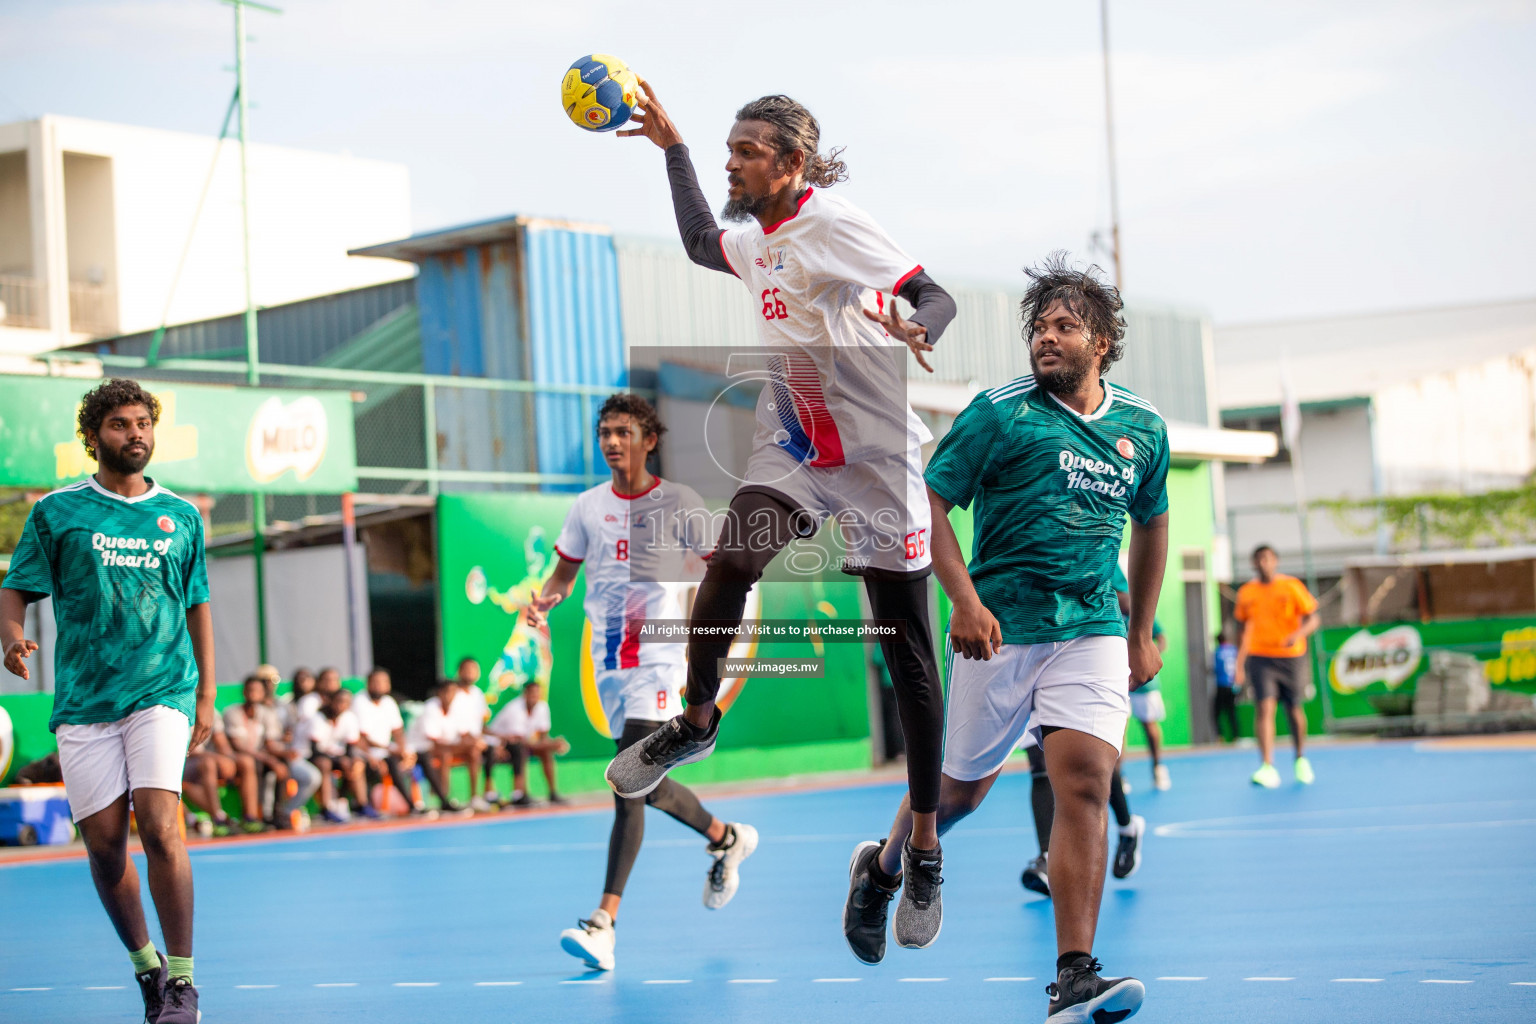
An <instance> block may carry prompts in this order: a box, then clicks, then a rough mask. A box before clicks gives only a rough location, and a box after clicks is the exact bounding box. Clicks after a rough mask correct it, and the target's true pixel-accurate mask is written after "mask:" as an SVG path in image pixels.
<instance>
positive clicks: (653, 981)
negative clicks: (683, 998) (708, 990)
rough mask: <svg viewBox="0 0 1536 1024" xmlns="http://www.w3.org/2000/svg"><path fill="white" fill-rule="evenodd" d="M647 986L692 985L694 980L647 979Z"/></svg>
mask: <svg viewBox="0 0 1536 1024" xmlns="http://www.w3.org/2000/svg"><path fill="white" fill-rule="evenodd" d="M645 983H646V984H647V985H691V984H693V979H692V978H647V979H646V981H645Z"/></svg>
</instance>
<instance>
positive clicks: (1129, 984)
mask: <svg viewBox="0 0 1536 1024" xmlns="http://www.w3.org/2000/svg"><path fill="white" fill-rule="evenodd" d="M1103 969H1104V965H1103V964H1101V963H1099V962H1098V961H1097V960H1095V959H1094V958H1092V957H1078V958H1077V960H1075V961H1074V962H1073V963H1071V964H1069V965H1068V966H1066V967H1063V968H1062V969H1061V970H1060V971H1059V972H1058V973H1057V975H1056V981H1055V983H1054V984H1050V985H1047V986H1045V994H1046V995H1048V996H1050V997H1051V1005H1050V1011H1049V1012H1050V1016H1049V1017H1046V1018H1045V1024H1115V1022H1116V1021H1122V1020H1125V1019H1126V1018H1127V1017H1130V1016H1132V1015H1133V1014H1135V1013H1136V1011H1137V1010H1139V1009H1141V1001H1142V999H1144V998H1146V994H1147V988H1146V986H1145V985H1143V984H1142V983H1141V982H1139V981H1137V980H1136V979H1135V978H1101V977H1099V972H1100V971H1102V970H1103Z"/></svg>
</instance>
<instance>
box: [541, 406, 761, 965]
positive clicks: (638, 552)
mask: <svg viewBox="0 0 1536 1024" xmlns="http://www.w3.org/2000/svg"><path fill="white" fill-rule="evenodd" d="M665 431H666V427H664V426H662V424H661V420H660V419H659V418H658V417H657V415H656V410H655V409H653V408H652V407H651V404H650V403H649V402H647V401H646V400H645V399H644V398H641V397H640V396H638V395H630V394H617V395H613V396H611V397H610V398H609V399H608V400H607V401H606V402H604V403H603V407H602V408H601V409H600V410H599V411H598V416H597V437H598V443H599V445H600V446H601V447H602V451H603V458H604V459H605V460H606V461H607V463H608V468H609V469H610V470H611V471H612V473H613V479H612V481H610V482H609V483H606V484H602V485H600V486H598V487H594V488H592V489H591V490H589V491H584V492H583V493H582V494H581V496H580V497H578V498H577V499H576V503H575V504H574V505H573V506H571V510H570V512H569V513H567V514H566V517H565V526H564V527H563V528H562V529H561V530H560V539H559V540H557V541H556V542H555V551H556V553H557V554H559V556H560V562H559V564H558V565H557V566H556V567H555V571H554V572H553V573H552V574H551V575H550V577H549V579H548V580H546V581H545V582H544V586H543V589H542V590H541V591H540V592H539V593H537V594H535V595H534V596H533V599H532V601H530V602H529V605H528V619H529V625H531V626H535V627H537V626H542V625H543V624H544V622H545V615H546V613H548V611H549V610H550V609H551V608H553V607H554V606H555V605H557V604H559V603H560V602H561V601H563V600H564V599H565V598H566V597H568V596H570V593H571V588H572V586H573V585H574V584H575V582H576V574H577V573H579V572H580V571H581V570H582V567H583V566H585V567H586V570H587V592H586V600H585V602H584V607H585V609H586V613H587V620H588V621H589V622H591V623H592V661H593V663H594V664H595V666H596V668H597V692H598V697H599V698H600V699H601V701H602V704H603V713H604V714H605V715H606V716H607V718H608V728H609V732H610V734H611V735H612V736H613V738H614V740H615V741H617V743H618V748H619V750H620V751H623V750H625V749H627V748H629V747H631V746H633V745H635V744H637V743H639V742H640V741H642V740H644V739H645V738H646V737H648V736H650V735H651V734H652V733H654V732H656V730H658V729H660V728H661V727H662V725H663V723H665V722H668V721H670V720H672V719H673V718H675V717H676V716H678V715H680V714H681V713H682V710H683V700H682V696H683V694H682V691H683V680H684V673H685V665H684V653H685V652H684V645H683V644H682V643H652V642H645V643H642V642H641V638H640V635H641V634H640V631H641V627H642V626H643V625H644V624H645V623H646V622H648V621H655V620H657V619H674V620H677V619H681V618H682V617H683V608H682V605H681V603H680V601H679V596H680V591H681V590H682V586H681V584H680V583H678V582H673V581H678V580H682V579H684V578H686V577H687V575H688V567H687V565H686V564H685V563H686V562H687V561H688V559H689V556H690V555H691V556H692V557H694V558H699V559H708V558H709V556H710V551H711V549H712V548H713V546H714V537H713V533H712V531H711V530H710V528H709V514H708V512H707V511H706V510H705V508H704V503H703V502H702V501H701V500H700V499H699V496H698V495H697V494H696V493H694V491H693V489H692V488H689V487H685V486H683V485H682V484H676V483H672V482H670V481H663V480H661V479H660V478H659V477H655V476H653V475H651V473H650V472H649V471H648V470H647V469H646V466H645V462H646V457H647V456H648V455H650V453H652V452H653V451H655V450H656V446H657V445H658V444H659V443H660V441H661V435H662V434H663V433H664V432H665ZM694 578H697V572H696V571H695V572H694ZM613 803H614V817H613V832H612V833H611V834H610V836H609V838H608V875H607V878H606V879H605V880H604V882H603V896H602V899H601V900H600V901H599V902H598V909H597V910H596V911H595V912H594V913H593V914H592V916H591V917H590V918H585V919H582V920H581V921H580V922H579V924H578V926H577V927H575V928H567V929H566V930H565V931H564V932H562V933H561V934H560V944H561V945H562V946H563V947H564V948H565V951H566V952H568V953H570V954H571V955H572V956H576V957H580V958H581V959H582V960H583V961H585V962H586V964H587V966H588V967H590V968H594V969H596V970H604V971H611V970H613V966H614V957H613V951H614V938H615V935H614V921H615V919H616V918H617V916H618V912H619V901H620V899H622V898H623V895H624V883H625V882H626V881H627V880H628V879H629V872H630V869H631V868H633V867H634V865H635V858H636V857H637V856H638V855H639V853H640V843H641V841H642V840H643V839H644V837H645V807H646V805H647V804H649V805H651V806H652V807H655V808H657V809H658V810H661V811H665V812H666V813H667V814H670V815H671V816H672V817H674V818H676V819H677V820H678V821H680V822H682V823H683V824H684V825H687V826H688V827H689V828H691V829H693V830H694V831H695V832H698V833H699V834H700V835H702V836H704V837H705V838H706V839H708V840H709V845H708V846H707V847H705V849H706V851H707V852H708V853H709V855H710V857H711V858H712V860H711V862H710V866H709V872H708V873H707V875H706V876H705V879H704V905H705V906H706V907H708V908H710V909H711V910H718V909H720V908H721V907H723V906H725V905H726V904H727V903H729V902H730V901H731V897H732V896H734V895H736V888H737V886H738V885H739V884H740V874H739V872H738V868H739V867H740V865H741V862H742V861H744V860H746V859H747V858H748V857H749V856H751V855H752V851H753V850H755V849H756V848H757V830H756V829H755V828H753V827H752V826H751V825H744V824H741V823H739V822H730V823H727V822H724V821H721V820H720V819H719V818H717V817H715V816H714V815H712V814H710V813H709V812H708V811H706V810H705V809H704V808H703V807H702V806H701V805H700V804H699V798H698V797H696V796H694V795H693V792H692V791H691V790H689V789H688V788H687V787H686V786H681V785H679V784H678V783H676V782H673V781H672V780H671V779H665V780H663V781H662V782H661V784H660V785H658V786H656V787H654V788H653V789H652V790H651V791H650V792H649V793H645V794H641V795H640V796H637V797H630V798H625V797H623V796H620V795H618V794H614V799H613Z"/></svg>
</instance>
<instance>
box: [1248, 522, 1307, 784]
mask: <svg viewBox="0 0 1536 1024" xmlns="http://www.w3.org/2000/svg"><path fill="white" fill-rule="evenodd" d="M1279 565H1280V556H1279V555H1277V554H1275V549H1274V548H1272V547H1270V546H1269V545H1268V544H1260V545H1259V546H1258V547H1256V548H1254V549H1253V569H1254V572H1255V574H1256V575H1257V578H1256V579H1252V580H1249V581H1248V582H1247V583H1244V584H1243V585H1242V587H1241V588H1240V589H1239V590H1238V592H1237V609H1236V616H1237V621H1238V622H1241V623H1242V624H1243V639H1242V643H1240V644H1239V645H1238V649H1237V675H1236V680H1235V681H1236V684H1237V688H1238V689H1239V690H1241V689H1242V688H1243V686H1244V684H1245V683H1247V682H1250V681H1251V682H1252V684H1253V731H1254V733H1255V734H1256V735H1257V737H1258V740H1259V755H1260V756H1261V757H1262V758H1263V759H1264V763H1263V764H1261V765H1259V770H1258V771H1256V772H1254V773H1253V776H1252V779H1251V781H1252V782H1253V784H1254V785H1255V786H1263V787H1264V788H1265V789H1275V788H1277V787H1279V785H1280V773H1279V772H1278V771H1276V770H1275V764H1274V759H1275V702H1276V700H1277V699H1278V700H1279V701H1281V702H1283V703H1284V704H1285V709H1286V712H1287V714H1289V715H1290V717H1291V736H1292V737H1293V738H1294V739H1295V741H1296V781H1297V782H1299V783H1301V784H1302V785H1311V784H1312V780H1313V779H1314V777H1315V776H1314V775H1313V773H1312V763H1311V762H1310V761H1308V760H1307V757H1306V752H1305V751H1306V740H1307V716H1306V711H1305V710H1304V707H1303V705H1305V704H1306V694H1307V681H1308V672H1307V637H1309V636H1311V635H1312V634H1313V633H1314V632H1315V631H1316V630H1317V627H1318V624H1319V623H1320V622H1321V620H1320V619H1319V617H1318V614H1317V599H1316V598H1315V597H1313V596H1312V595H1311V593H1309V592H1308V591H1307V588H1306V585H1305V584H1304V583H1302V582H1301V580H1298V579H1297V578H1296V577H1294V576H1287V575H1285V574H1284V573H1280V572H1276V571H1275V569H1276V568H1277V567H1278V566H1279Z"/></svg>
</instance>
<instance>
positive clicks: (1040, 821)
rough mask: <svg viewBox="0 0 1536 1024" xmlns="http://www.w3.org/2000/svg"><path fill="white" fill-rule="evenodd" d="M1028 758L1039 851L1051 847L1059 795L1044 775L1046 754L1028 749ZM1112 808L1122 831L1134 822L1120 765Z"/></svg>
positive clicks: (1112, 781) (1111, 782)
mask: <svg viewBox="0 0 1536 1024" xmlns="http://www.w3.org/2000/svg"><path fill="white" fill-rule="evenodd" d="M1024 752H1025V753H1026V754H1028V755H1029V774H1030V776H1031V777H1032V778H1031V781H1030V787H1029V809H1030V810H1031V811H1032V812H1033V813H1034V817H1035V838H1036V839H1038V840H1039V841H1040V852H1041V853H1045V852H1047V851H1048V850H1050V848H1051V823H1052V822H1053V821H1054V820H1055V818H1056V793H1055V792H1054V791H1053V790H1052V789H1051V779H1050V776H1048V775H1046V773H1045V751H1043V750H1041V749H1040V746H1039V744H1036V745H1034V746H1032V747H1025V748H1024ZM1109 809H1110V810H1111V811H1113V812H1114V814H1115V824H1116V825H1119V826H1120V827H1121V828H1125V826H1127V825H1129V824H1130V823H1131V805H1130V804H1128V803H1127V802H1126V800H1125V788H1124V786H1123V785H1122V784H1121V782H1120V766H1119V765H1118V764H1117V765H1115V771H1114V774H1113V775H1111V776H1110V777H1109Z"/></svg>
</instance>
